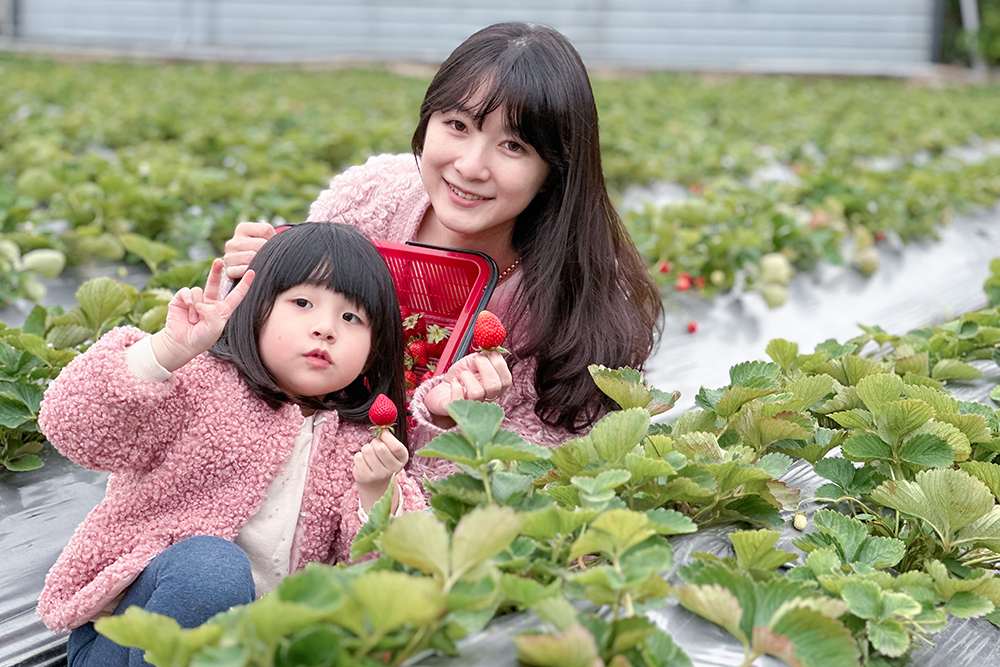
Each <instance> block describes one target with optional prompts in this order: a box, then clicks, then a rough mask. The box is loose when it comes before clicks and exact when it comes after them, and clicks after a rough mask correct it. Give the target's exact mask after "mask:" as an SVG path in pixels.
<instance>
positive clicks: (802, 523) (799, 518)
mask: <svg viewBox="0 0 1000 667" xmlns="http://www.w3.org/2000/svg"><path fill="white" fill-rule="evenodd" d="M808 525H809V519H807V518H806V515H805V514H803V513H802V512H798V513H796V514H795V516H793V517H792V526H794V528H795V530H799V531H801V530H805V529H806V526H808Z"/></svg>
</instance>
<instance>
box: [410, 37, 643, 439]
mask: <svg viewBox="0 0 1000 667" xmlns="http://www.w3.org/2000/svg"><path fill="white" fill-rule="evenodd" d="M453 110H462V111H464V112H467V113H468V114H469V115H470V116H471V118H472V120H473V122H474V123H475V124H476V125H477V126H478V128H479V129H482V126H483V123H484V122H485V121H486V118H487V117H488V116H489V115H490V114H492V113H493V112H494V111H495V112H497V113H499V114H501V117H502V118H503V123H504V129H505V130H506V131H507V132H508V133H510V134H511V135H513V136H514V137H516V138H518V139H519V140H520V141H522V142H523V143H526V144H528V145H530V146H531V147H532V148H534V149H535V150H536V151H537V152H538V155H539V156H540V157H541V158H542V159H543V160H544V161H545V162H546V164H548V166H549V175H548V178H547V179H546V182H545V183H544V184H543V186H542V188H541V190H540V191H539V192H538V194H536V195H535V198H534V199H533V200H532V201H531V203H530V204H528V207H527V208H526V209H525V210H524V211H522V212H521V213H520V214H519V215H518V216H517V221H516V222H515V223H514V231H513V234H512V238H511V243H512V244H513V246H514V250H516V251H517V253H518V256H519V257H520V259H521V271H522V275H521V281H520V286H519V288H518V296H517V299H516V300H515V309H516V311H515V313H514V314H513V317H512V321H511V322H507V323H505V324H507V325H508V331H511V332H512V333H513V340H511V341H510V343H511V347H512V348H513V355H512V357H511V359H510V361H511V362H512V363H517V360H518V359H522V360H523V359H528V358H534V359H535V360H536V361H537V368H536V371H535V388H536V390H537V393H538V400H537V402H536V403H535V414H536V415H538V417H539V418H540V419H541V420H542V421H543V422H545V423H547V424H550V425H553V426H561V427H563V428H566V429H569V430H570V431H577V430H582V429H583V428H585V427H587V426H589V425H590V424H593V422H594V421H596V420H597V419H598V418H599V417H600V416H601V414H602V413H603V411H604V410H607V409H609V408H613V407H614V404H613V402H611V400H610V399H608V398H607V397H606V396H605V395H604V394H603V393H601V392H600V390H598V389H597V387H596V385H595V384H594V382H593V380H592V379H591V376H590V372H589V370H588V366H589V365H590V364H602V365H604V366H607V367H609V368H618V367H620V366H631V367H633V368H636V369H639V368H641V367H642V364H643V363H644V362H645V361H646V358H647V357H648V356H649V353H650V351H651V349H652V347H653V345H654V342H655V338H656V332H657V330H658V329H659V328H660V327H661V326H662V325H661V322H660V320H661V317H662V303H661V301H660V294H659V289H658V288H657V286H656V283H655V282H654V281H653V280H652V278H651V277H650V275H649V272H648V270H647V268H646V266H645V263H644V262H643V260H642V257H641V256H640V255H639V252H638V251H637V250H636V248H635V245H634V244H633V243H632V240H631V239H630V237H629V235H628V232H627V231H626V229H625V226H624V225H623V224H622V221H621V218H620V217H619V216H618V213H617V211H616V210H615V208H614V206H613V205H612V204H611V199H610V197H609V196H608V191H607V185H606V183H605V181H604V171H603V169H602V167H601V149H600V146H601V141H600V136H599V133H598V119H597V105H596V103H595V101H594V94H593V91H592V89H591V87H590V78H589V76H588V75H587V70H586V68H585V67H584V64H583V60H582V59H581V58H580V55H579V54H578V53H577V51H576V49H574V48H573V45H572V44H570V42H569V40H568V39H566V37H565V36H564V35H562V34H561V33H559V32H558V31H556V30H554V29H552V28H549V27H546V26H541V25H534V24H528V23H498V24H496V25H491V26H489V27H486V28H483V29H482V30H480V31H479V32H477V33H475V34H474V35H472V36H471V37H469V38H468V39H467V40H465V42H463V43H462V44H460V45H459V46H458V48H456V49H455V50H454V51H453V52H452V54H451V55H450V56H448V58H447V59H446V60H445V61H444V63H443V64H442V65H441V67H440V69H438V72H437V74H436V75H435V76H434V79H433V80H432V81H431V84H430V86H429V87H428V89H427V94H426V96H425V97H424V102H423V104H422V105H421V107H420V121H419V123H418V125H417V128H416V130H415V131H414V133H413V140H412V142H411V146H412V149H413V153H414V154H415V155H416V156H417V157H419V156H420V155H421V154H422V153H423V149H424V140H425V139H426V136H427V127H428V124H429V123H430V122H431V116H432V115H433V114H434V113H435V112H439V111H440V112H448V111H453Z"/></svg>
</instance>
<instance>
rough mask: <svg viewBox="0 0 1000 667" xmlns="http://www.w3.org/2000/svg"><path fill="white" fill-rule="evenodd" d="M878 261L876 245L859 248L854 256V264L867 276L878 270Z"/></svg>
mask: <svg viewBox="0 0 1000 667" xmlns="http://www.w3.org/2000/svg"><path fill="white" fill-rule="evenodd" d="M878 263H879V254H878V248H876V247H875V246H868V247H867V248H864V249H863V250H859V251H858V253H857V254H856V255H855V256H854V266H855V267H856V268H857V269H858V271H860V272H861V273H862V275H865V276H870V275H871V274H873V273H875V272H876V271H878Z"/></svg>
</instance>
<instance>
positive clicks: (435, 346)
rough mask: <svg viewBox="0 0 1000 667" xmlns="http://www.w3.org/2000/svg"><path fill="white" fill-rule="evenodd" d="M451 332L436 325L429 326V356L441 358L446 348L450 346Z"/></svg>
mask: <svg viewBox="0 0 1000 667" xmlns="http://www.w3.org/2000/svg"><path fill="white" fill-rule="evenodd" d="M450 335H451V332H450V331H448V330H447V329H445V328H444V327H441V326H438V325H436V324H428V325H427V354H429V355H430V356H431V357H435V358H437V357H440V356H441V354H442V353H443V352H444V348H445V346H446V345H448V337H449V336H450Z"/></svg>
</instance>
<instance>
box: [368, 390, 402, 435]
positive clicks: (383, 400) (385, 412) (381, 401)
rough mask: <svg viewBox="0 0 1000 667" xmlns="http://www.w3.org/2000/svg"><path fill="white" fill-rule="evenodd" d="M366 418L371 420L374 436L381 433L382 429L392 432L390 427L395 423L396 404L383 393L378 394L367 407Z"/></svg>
mask: <svg viewBox="0 0 1000 667" xmlns="http://www.w3.org/2000/svg"><path fill="white" fill-rule="evenodd" d="M368 418H369V419H371V420H372V431H374V433H375V437H376V438H377V437H379V436H380V435H382V431H389V433H392V432H393V429H392V427H393V426H394V425H395V424H396V404H395V403H393V402H392V401H391V400H390V399H389V397H388V396H386V395H385V394H379V395H378V396H376V397H375V400H374V401H372V406H371V407H370V408H368Z"/></svg>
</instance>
